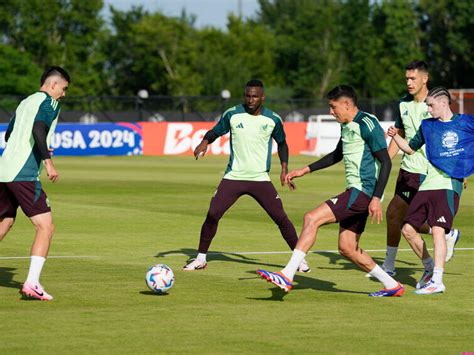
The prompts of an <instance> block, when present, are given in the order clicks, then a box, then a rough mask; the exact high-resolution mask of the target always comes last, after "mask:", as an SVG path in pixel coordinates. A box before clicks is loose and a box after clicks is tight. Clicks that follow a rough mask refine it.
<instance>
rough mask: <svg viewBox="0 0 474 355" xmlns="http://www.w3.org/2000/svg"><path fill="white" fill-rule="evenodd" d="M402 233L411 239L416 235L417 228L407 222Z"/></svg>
mask: <svg viewBox="0 0 474 355" xmlns="http://www.w3.org/2000/svg"><path fill="white" fill-rule="evenodd" d="M402 234H403V236H404V237H405V238H406V239H411V238H413V237H414V236H415V235H416V230H415V228H413V226H411V225H410V224H408V223H405V224H404V225H403V227H402Z"/></svg>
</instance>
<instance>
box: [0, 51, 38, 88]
mask: <svg viewBox="0 0 474 355" xmlns="http://www.w3.org/2000/svg"><path fill="white" fill-rule="evenodd" d="M40 76H41V69H40V68H39V67H38V66H37V65H36V64H35V63H34V62H33V61H32V59H31V57H30V56H29V55H28V54H26V53H22V52H20V51H19V50H17V49H15V48H13V47H12V46H10V45H6V44H0V77H1V78H2V80H0V94H1V95H29V94H30V93H32V92H35V91H36V90H38V88H39V85H40Z"/></svg>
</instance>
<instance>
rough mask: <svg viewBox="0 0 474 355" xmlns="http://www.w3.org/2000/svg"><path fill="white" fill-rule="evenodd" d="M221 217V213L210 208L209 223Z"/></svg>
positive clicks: (207, 219) (207, 220)
mask: <svg viewBox="0 0 474 355" xmlns="http://www.w3.org/2000/svg"><path fill="white" fill-rule="evenodd" d="M220 219H221V214H220V213H218V212H217V211H215V210H209V211H208V212H207V216H206V222H207V223H217V222H219V220H220Z"/></svg>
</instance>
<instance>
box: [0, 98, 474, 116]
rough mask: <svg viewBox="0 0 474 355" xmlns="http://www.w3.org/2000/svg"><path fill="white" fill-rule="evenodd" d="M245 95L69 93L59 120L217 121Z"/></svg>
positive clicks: (277, 103)
mask: <svg viewBox="0 0 474 355" xmlns="http://www.w3.org/2000/svg"><path fill="white" fill-rule="evenodd" d="M23 98H24V97H20V96H0V122H3V123H5V122H8V121H9V120H10V118H11V117H12V115H13V113H14V110H15V109H16V107H17V105H18V103H19V102H20V101H21V100H22V99H23ZM458 101H459V99H457V100H456V99H455V100H454V104H453V109H454V111H456V112H458V111H459V108H460V107H462V108H463V109H464V113H470V114H474V98H464V99H463V101H462V103H461V104H460V103H459V102H458ZM240 103H242V99H239V98H230V99H223V98H221V97H220V96H181V97H176V96H149V97H148V98H146V99H145V98H140V97H138V96H100V97H99V96H96V97H94V96H88V97H75V96H67V97H65V98H64V99H63V100H62V103H61V114H60V118H59V121H60V122H81V123H97V122H137V121H150V122H161V121H166V122H192V121H215V120H216V119H218V118H219V117H220V115H221V114H222V113H223V112H224V111H225V110H226V109H227V108H229V107H232V106H234V105H237V104H240ZM265 106H267V107H268V108H270V109H271V110H273V111H275V112H277V113H278V114H279V115H280V116H281V117H282V119H283V120H284V121H286V122H303V121H307V120H308V117H309V116H311V115H319V114H328V113H329V109H328V106H327V102H326V101H325V100H316V99H315V100H308V99H286V100H278V99H270V98H267V99H266V100H265ZM397 106H398V100H397V99H394V100H391V101H383V100H377V99H359V108H360V109H361V110H363V111H366V112H370V113H373V114H375V115H376V116H377V117H378V118H379V120H381V121H393V120H394V119H395V115H396V113H397Z"/></svg>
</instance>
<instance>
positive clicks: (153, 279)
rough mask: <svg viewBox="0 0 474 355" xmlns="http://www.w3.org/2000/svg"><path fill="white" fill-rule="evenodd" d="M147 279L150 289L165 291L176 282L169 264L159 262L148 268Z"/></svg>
mask: <svg viewBox="0 0 474 355" xmlns="http://www.w3.org/2000/svg"><path fill="white" fill-rule="evenodd" d="M145 281H146V285H147V286H148V288H149V289H150V290H152V291H154V292H157V293H165V292H166V291H168V290H169V289H170V288H171V287H172V286H173V284H174V273H173V270H171V268H170V267H169V266H168V265H165V264H157V265H155V266H152V267H151V268H149V269H148V271H147V272H146V275H145Z"/></svg>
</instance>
